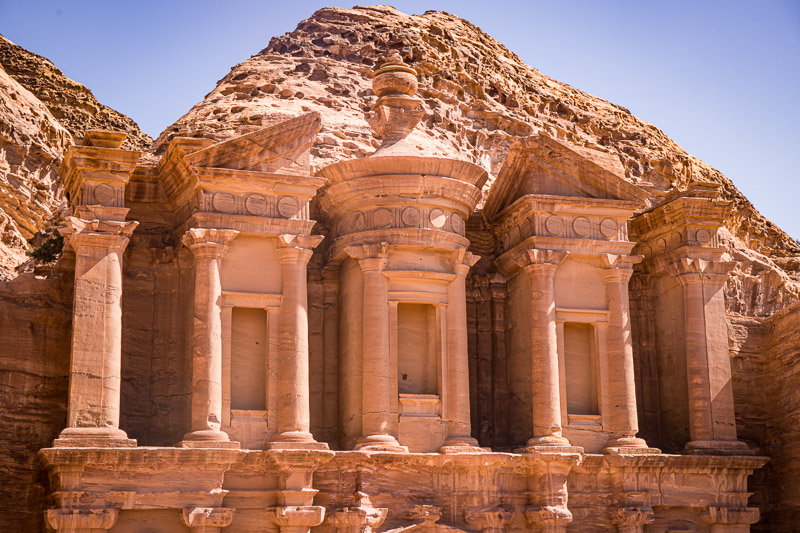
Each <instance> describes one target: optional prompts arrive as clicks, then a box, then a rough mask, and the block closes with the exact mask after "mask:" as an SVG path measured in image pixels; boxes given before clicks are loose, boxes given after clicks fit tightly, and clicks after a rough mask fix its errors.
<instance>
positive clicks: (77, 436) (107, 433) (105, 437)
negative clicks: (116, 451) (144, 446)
mask: <svg viewBox="0 0 800 533" xmlns="http://www.w3.org/2000/svg"><path fill="white" fill-rule="evenodd" d="M53 448H136V439H129V438H128V434H127V433H125V432H124V431H123V430H121V429H119V428H112V427H100V428H64V430H63V431H62V432H61V434H59V436H58V438H57V439H56V440H54V441H53Z"/></svg>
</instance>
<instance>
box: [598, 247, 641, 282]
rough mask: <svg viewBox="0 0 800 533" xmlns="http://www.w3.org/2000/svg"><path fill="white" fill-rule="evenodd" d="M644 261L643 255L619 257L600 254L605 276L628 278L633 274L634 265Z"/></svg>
mask: <svg viewBox="0 0 800 533" xmlns="http://www.w3.org/2000/svg"><path fill="white" fill-rule="evenodd" d="M643 259H644V256H643V255H618V254H609V253H603V254H600V265H601V266H602V267H603V275H604V276H614V275H619V276H627V277H628V278H630V277H631V274H633V265H635V264H636V263H640V262H641V261H642V260H643Z"/></svg>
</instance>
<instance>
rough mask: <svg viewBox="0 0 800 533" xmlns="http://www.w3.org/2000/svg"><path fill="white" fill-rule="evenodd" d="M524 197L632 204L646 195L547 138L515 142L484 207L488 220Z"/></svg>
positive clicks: (539, 137) (525, 139)
mask: <svg viewBox="0 0 800 533" xmlns="http://www.w3.org/2000/svg"><path fill="white" fill-rule="evenodd" d="M526 195H545V196H561V197H567V198H569V197H573V198H596V199H606V200H623V201H629V202H630V201H633V202H636V203H639V204H642V205H643V204H644V203H645V202H646V200H647V198H648V193H647V192H646V191H645V190H644V189H641V188H640V187H637V186H636V185H633V184H631V183H629V182H628V181H626V180H625V179H623V178H622V177H620V176H617V175H615V174H613V173H611V172H609V171H608V170H606V169H605V168H603V167H601V166H599V165H598V164H597V163H595V162H594V161H592V160H590V159H588V158H586V157H584V156H582V155H580V154H578V153H577V152H575V151H574V150H571V149H570V148H569V147H567V146H565V145H563V144H561V143H560V142H558V141H556V140H555V139H552V138H550V137H548V136H546V135H541V134H540V135H535V136H531V137H527V138H524V139H521V140H519V141H517V142H515V143H514V144H513V145H512V146H511V149H510V150H509V152H508V156H507V157H506V160H505V162H504V163H503V167H502V168H501V169H500V173H499V174H498V176H497V181H495V184H494V187H493V188H492V191H491V192H490V193H489V198H488V199H487V201H486V206H485V207H484V213H485V214H486V215H487V216H488V217H489V218H490V219H492V218H494V217H496V216H497V215H498V214H499V213H500V212H501V211H503V209H505V208H506V207H508V206H509V205H511V204H512V203H514V202H515V201H516V200H517V199H519V198H521V197H523V196H526Z"/></svg>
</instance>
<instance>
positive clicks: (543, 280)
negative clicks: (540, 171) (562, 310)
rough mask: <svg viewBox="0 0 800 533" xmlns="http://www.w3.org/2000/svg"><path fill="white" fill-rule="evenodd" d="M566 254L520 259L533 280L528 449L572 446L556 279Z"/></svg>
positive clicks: (528, 254)
mask: <svg viewBox="0 0 800 533" xmlns="http://www.w3.org/2000/svg"><path fill="white" fill-rule="evenodd" d="M566 256H567V252H556V251H553V250H535V249H534V250H527V251H525V252H524V253H523V256H522V257H521V258H519V259H518V261H517V264H518V265H519V266H520V267H522V268H523V270H524V271H525V273H526V274H527V275H528V277H529V279H530V290H531V352H532V353H531V356H532V357H533V378H532V380H533V438H531V439H530V440H529V441H528V444H527V446H528V447H532V446H569V441H568V440H567V439H566V438H565V437H564V436H563V435H562V434H561V427H562V426H561V400H560V398H561V392H560V386H559V378H558V342H557V338H556V303H555V287H554V277H555V274H556V269H557V268H558V265H559V263H561V261H563V260H564V259H565V258H566Z"/></svg>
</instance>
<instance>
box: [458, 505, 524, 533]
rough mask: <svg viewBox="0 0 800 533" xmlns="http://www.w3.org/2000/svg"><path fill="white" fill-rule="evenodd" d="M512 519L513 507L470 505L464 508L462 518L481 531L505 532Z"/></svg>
mask: <svg viewBox="0 0 800 533" xmlns="http://www.w3.org/2000/svg"><path fill="white" fill-rule="evenodd" d="M513 519H514V508H513V507H507V506H497V507H470V508H467V509H464V520H465V521H466V522H467V524H469V525H470V526H472V527H474V528H476V529H477V530H479V531H480V532H481V533H505V532H506V531H508V526H509V524H511V521H512V520H513Z"/></svg>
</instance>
